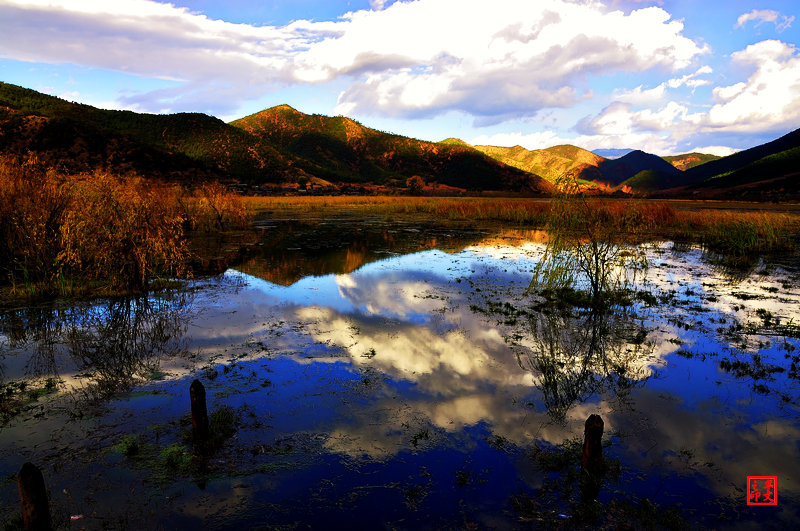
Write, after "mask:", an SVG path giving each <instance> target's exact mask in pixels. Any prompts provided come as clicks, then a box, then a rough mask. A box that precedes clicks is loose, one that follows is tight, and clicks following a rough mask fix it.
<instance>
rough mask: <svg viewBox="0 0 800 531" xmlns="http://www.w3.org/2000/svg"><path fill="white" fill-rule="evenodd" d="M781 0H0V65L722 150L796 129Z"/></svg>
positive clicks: (0, 72) (301, 104) (108, 95)
mask: <svg viewBox="0 0 800 531" xmlns="http://www.w3.org/2000/svg"><path fill="white" fill-rule="evenodd" d="M798 17H800V2H798V1H797V0H774V1H771V0H765V1H761V2H759V1H756V0H726V1H708V2H705V1H703V2H701V1H697V0H597V1H596V0H228V1H224V2H223V1H210V0H175V1H174V2H172V3H166V2H160V1H154V0H113V1H110V0H0V81H3V82H6V83H13V84H16V85H21V86H23V87H27V88H31V89H34V90H38V91H40V92H44V93H47V94H51V95H54V96H59V97H61V98H64V99H67V100H69V101H75V102H80V103H86V104H89V105H94V106H97V107H101V108H106V109H129V110H134V111H137V112H148V113H173V112H203V113H206V114H210V115H213V116H217V117H219V118H221V119H223V120H225V121H231V120H234V119H236V118H240V117H243V116H247V115H249V114H253V113H256V112H258V111H260V110H262V109H265V108H268V107H272V106H274V105H280V104H289V105H291V106H293V107H294V108H296V109H298V110H299V111H302V112H305V113H309V114H314V113H316V114H325V115H345V116H349V117H351V118H354V119H356V120H358V121H359V122H361V123H362V124H364V125H366V126H369V127H372V128H375V129H379V130H382V131H388V132H392V133H397V134H401V135H405V136H411V137H414V138H420V139H423V140H430V141H439V140H443V139H445V138H449V137H456V138H460V139H462V140H465V141H466V142H469V143H471V144H488V145H502V146H513V145H521V146H524V147H526V148H528V149H541V148H546V147H550V146H553V145H558V144H565V143H569V144H574V145H578V146H580V147H583V148H586V149H592V150H594V149H608V148H633V149H642V150H645V151H648V152H651V153H655V154H658V155H671V154H679V153H687V152H691V151H701V152H705V153H714V154H719V155H725V154H729V153H732V152H734V151H736V150H740V149H746V148H748V147H752V146H755V145H758V144H762V143H764V142H767V141H770V140H773V139H775V138H778V137H779V136H782V135H784V134H786V133H788V132H789V131H792V130H794V129H797V128H800V19H798Z"/></svg>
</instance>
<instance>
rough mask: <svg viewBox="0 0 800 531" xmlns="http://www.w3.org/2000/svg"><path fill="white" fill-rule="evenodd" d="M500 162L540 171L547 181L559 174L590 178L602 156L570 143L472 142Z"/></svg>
mask: <svg viewBox="0 0 800 531" xmlns="http://www.w3.org/2000/svg"><path fill="white" fill-rule="evenodd" d="M473 147H474V148H475V149H477V150H478V151H480V152H481V153H484V154H486V155H488V156H490V157H492V158H494V159H496V160H499V161H500V162H503V163H504V164H508V165H509V166H514V167H515V168H519V169H521V170H524V171H527V172H530V173H535V174H537V175H541V176H542V177H543V178H545V179H546V180H548V181H549V182H551V183H555V182H556V181H558V180H559V179H561V178H563V177H573V176H574V177H578V178H579V179H583V180H592V178H593V177H597V176H599V173H597V167H598V166H599V165H600V164H601V163H602V162H603V161H604V160H605V159H603V158H602V157H599V156H597V155H595V154H594V153H592V152H590V151H586V150H585V149H581V148H579V147H576V146H572V145H560V146H553V147H551V148H547V149H537V150H533V151H530V150H527V149H525V148H524V147H522V146H514V147H502V146H473Z"/></svg>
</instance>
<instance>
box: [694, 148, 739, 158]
mask: <svg viewBox="0 0 800 531" xmlns="http://www.w3.org/2000/svg"><path fill="white" fill-rule="evenodd" d="M737 151H738V150H736V149H731V148H729V147H728V146H695V147H693V148H692V149H689V150H687V152H688V153H706V154H708V155H717V156H718V157H727V156H728V155H733V154H734V153H736V152H737Z"/></svg>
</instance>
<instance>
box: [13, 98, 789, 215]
mask: <svg viewBox="0 0 800 531" xmlns="http://www.w3.org/2000/svg"><path fill="white" fill-rule="evenodd" d="M602 153H603V154H605V155H606V156H601V154H598V152H594V153H593V152H590V151H587V150H584V149H581V148H579V147H576V146H572V145H559V146H554V147H551V148H547V149H539V150H527V149H525V148H523V147H521V146H514V147H499V146H471V145H469V144H467V143H465V142H463V141H462V140H459V139H455V138H450V139H447V140H444V141H441V142H426V141H422V140H417V139H413V138H408V137H403V136H399V135H394V134H390V133H385V132H381V131H377V130H375V129H370V128H368V127H365V126H363V125H361V124H360V123H358V122H357V121H355V120H352V119H350V118H347V117H344V116H336V117H328V116H321V115H307V114H304V113H302V112H300V111H298V110H296V109H293V108H292V107H289V106H288V105H279V106H277V107H273V108H270V109H266V110H264V111H261V112H259V113H256V114H253V115H251V116H247V117H244V118H241V119H238V120H235V121H233V122H231V123H227V124H226V123H224V122H222V121H221V120H219V119H217V118H214V117H211V116H207V115H204V114H200V113H180V114H170V115H154V114H142V113H135V112H131V111H109V110H102V109H98V108H95V107H91V106H88V105H81V104H76V103H70V102H67V101H65V100H63V99H60V98H56V97H53V96H48V95H45V94H41V93H39V92H36V91H33V90H29V89H26V88H22V87H18V86H16V85H11V84H7V83H1V82H0V155H6V156H16V157H28V156H35V157H36V158H37V159H39V160H40V161H43V162H45V163H48V164H50V165H52V166H53V167H55V168H58V169H61V170H63V171H67V172H84V171H92V170H97V169H101V170H108V171H112V172H115V173H137V174H142V175H147V176H154V177H159V178H165V179H175V180H182V181H195V180H202V179H223V180H227V181H238V182H241V183H245V184H249V185H256V186H258V185H273V186H284V187H285V186H295V187H296V186H298V183H302V184H305V183H311V184H312V185H316V186H318V187H327V188H328V189H331V190H333V189H335V188H337V187H338V188H341V187H342V186H354V185H355V186H367V187H370V186H374V187H382V189H392V188H394V189H404V187H405V183H406V180H407V179H408V178H409V177H412V176H419V177H421V178H422V179H423V181H425V183H426V184H427V185H428V188H430V187H431V186H433V185H439V186H443V187H445V188H447V189H453V191H454V192H455V191H457V190H464V191H500V192H513V193H522V194H528V195H543V194H549V193H552V192H553V191H554V190H555V185H556V184H557V183H558V182H559V181H561V180H563V179H576V180H577V182H578V183H579V184H580V185H581V187H582V188H583V189H584V190H587V191H589V192H592V193H598V194H602V193H612V192H613V193H617V194H626V193H627V194H636V195H655V196H661V197H720V198H722V197H729V198H749V199H786V198H790V197H798V196H800V177H799V175H800V164H799V163H800V130H797V131H793V132H791V133H789V134H787V135H785V136H783V137H781V138H779V139H777V140H774V141H772V142H769V143H767V144H763V145H761V146H756V147H753V148H751V149H747V150H744V151H740V152H738V153H736V154H734V155H730V156H728V157H722V158H720V157H716V156H713V155H707V154H703V153H687V154H684V155H678V156H671V157H663V158H662V157H658V156H656V155H652V154H649V153H645V152H643V151H639V150H627V149H626V150H610V151H609V150H605V151H602ZM612 157H614V158H612ZM448 187H449V188H448Z"/></svg>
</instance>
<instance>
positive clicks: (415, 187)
mask: <svg viewBox="0 0 800 531" xmlns="http://www.w3.org/2000/svg"><path fill="white" fill-rule="evenodd" d="M424 187H425V181H423V180H422V177H420V176H419V175H414V176H412V177H409V178H408V179H407V180H406V188H408V193H410V194H411V195H422V189H423V188H424Z"/></svg>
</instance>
